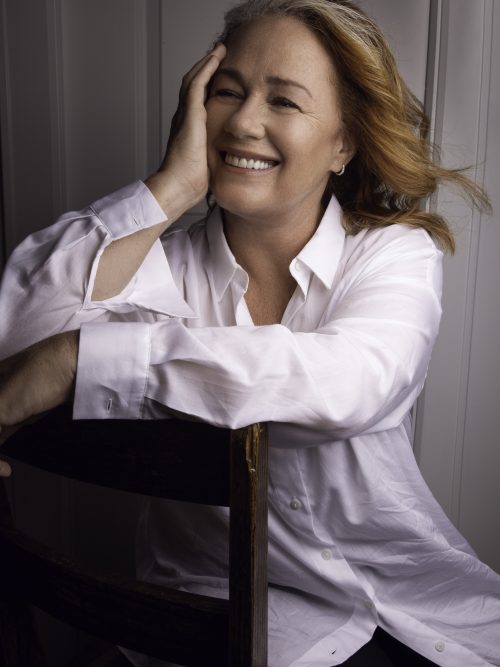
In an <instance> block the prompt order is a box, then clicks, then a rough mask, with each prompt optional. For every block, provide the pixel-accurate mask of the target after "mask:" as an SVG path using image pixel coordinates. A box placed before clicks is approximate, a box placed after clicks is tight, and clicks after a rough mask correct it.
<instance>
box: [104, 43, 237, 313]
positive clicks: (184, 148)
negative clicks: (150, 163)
mask: <svg viewBox="0 0 500 667" xmlns="http://www.w3.org/2000/svg"><path fill="white" fill-rule="evenodd" d="M225 53H226V48H225V46H224V45H223V44H218V45H217V46H216V47H215V49H214V50H213V51H212V52H211V53H209V54H208V55H207V56H206V57H205V58H203V59H202V60H200V61H199V62H198V63H196V65H194V67H193V68H192V69H191V70H190V71H189V72H188V74H186V76H185V77H184V79H183V82H182V88H181V91H180V96H179V106H178V108H177V112H176V115H175V116H174V120H173V122H172V130H171V134H170V139H169V142H168V146H167V152H166V156H165V159H164V161H163V164H162V166H161V167H160V169H159V170H158V172H157V173H156V174H153V175H152V176H151V177H150V178H148V179H147V180H146V181H145V183H146V185H147V187H148V188H149V189H150V190H151V192H152V194H153V195H154V197H155V198H156V200H157V201H158V203H159V204H160V206H161V208H162V209H163V210H164V211H165V216H166V219H165V221H164V222H162V223H160V224H158V225H155V226H153V227H150V228H148V229H143V230H141V231H139V232H137V233H135V234H132V235H130V236H126V237H124V238H121V239H118V240H117V241H113V242H112V243H111V244H110V245H109V246H108V247H107V248H106V249H105V250H104V252H103V254H102V257H101V259H100V262H99V267H98V270H97V275H96V279H95V283H94V290H93V294H92V298H93V299H94V300H96V301H102V300H104V299H109V298H110V297H113V296H115V295H116V294H119V293H120V292H121V291H122V290H123V288H124V287H125V286H126V285H127V284H128V283H129V281H130V279H131V278H132V276H133V275H134V274H135V273H136V272H137V270H138V268H139V267H140V265H141V264H142V262H143V261H144V258H145V257H146V255H147V253H148V252H149V250H150V249H151V247H152V245H153V243H154V242H155V241H156V240H157V239H158V238H159V237H160V235H161V234H162V233H163V232H164V231H165V230H166V229H167V228H168V227H169V226H170V225H171V224H172V223H173V222H175V220H177V219H178V218H179V217H180V216H181V215H182V214H183V213H185V212H186V211H187V210H188V209H190V208H191V207H192V206H194V205H195V204H196V203H197V202H198V201H200V200H201V199H202V198H203V197H204V196H205V194H206V192H207V189H208V180H209V177H208V165H207V136H206V111H205V97H206V91H207V86H208V83H209V81H210V79H211V78H212V76H213V75H214V74H215V71H216V69H217V68H218V66H219V65H220V63H221V61H222V59H223V58H224V56H225Z"/></svg>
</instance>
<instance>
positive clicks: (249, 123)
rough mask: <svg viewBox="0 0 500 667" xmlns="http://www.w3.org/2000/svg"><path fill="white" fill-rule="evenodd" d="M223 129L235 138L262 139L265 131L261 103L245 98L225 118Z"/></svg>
mask: <svg viewBox="0 0 500 667" xmlns="http://www.w3.org/2000/svg"><path fill="white" fill-rule="evenodd" d="M224 130H225V131H226V132H227V133H228V134H232V135H233V137H236V138H237V139H262V138H263V137H264V135H265V133H266V131H265V123H264V109H263V105H262V104H260V103H258V102H252V101H250V100H248V99H247V100H245V101H244V102H242V104H241V105H240V106H239V107H238V108H237V109H234V111H233V112H232V113H231V114H230V115H229V116H228V118H226V122H225V123H224Z"/></svg>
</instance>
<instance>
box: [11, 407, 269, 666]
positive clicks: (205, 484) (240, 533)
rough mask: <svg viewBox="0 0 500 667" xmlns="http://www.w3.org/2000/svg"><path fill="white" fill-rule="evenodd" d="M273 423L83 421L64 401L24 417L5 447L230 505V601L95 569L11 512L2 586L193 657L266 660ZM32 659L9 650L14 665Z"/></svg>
mask: <svg viewBox="0 0 500 667" xmlns="http://www.w3.org/2000/svg"><path fill="white" fill-rule="evenodd" d="M266 434H267V430H266V428H265V426H261V425H253V426H249V427H247V428H244V429H240V430H239V431H233V432H232V431H229V430H226V429H216V428H213V427H210V426H207V425H205V424H201V423H198V422H183V421H182V422H181V421H178V420H165V421H94V420H91V421H79V422H74V421H72V419H71V413H70V411H69V410H68V409H67V408H63V409H58V410H55V411H53V412H51V413H49V414H47V415H45V416H44V417H43V418H42V419H40V420H39V421H37V422H35V423H33V424H30V425H28V426H26V427H24V428H23V429H21V430H20V431H18V432H16V433H15V434H14V435H13V436H12V438H11V439H10V440H9V441H8V442H7V443H6V444H5V446H4V448H3V450H2V455H5V454H8V455H10V456H11V457H12V458H15V459H18V460H20V461H23V462H25V463H28V464H31V465H35V466H38V467H40V468H43V469H45V470H49V471H51V472H54V473H58V474H62V475H66V476H69V477H73V478H76V479H80V480H84V481H89V482H93V483H98V484H101V485H104V486H110V487H114V488H118V489H123V490H127V491H136V492H139V493H147V494H148V495H155V496H159V497H168V498H174V499H181V500H191V501H194V502H204V503H207V504H218V505H229V506H230V508H231V520H230V572H229V581H230V600H229V601H227V600H220V599H216V598H209V597H206V596H198V595H193V594H188V593H183V592H180V591H175V590H166V589H164V588H161V587H158V586H152V585H149V584H145V583H143V582H137V581H125V580H124V579H123V578H121V577H117V576H113V575H105V574H103V573H91V572H89V571H88V570H87V569H85V568H82V567H81V566H79V565H78V564H76V563H74V562H72V561H71V560H70V559H68V558H66V557H65V556H62V555H61V554H58V553H55V552H54V551H52V550H50V549H48V548H46V547H44V546H42V545H40V544H38V543H36V542H35V541H33V540H31V539H29V538H27V537H26V536H23V535H21V534H20V533H19V532H17V531H15V530H14V529H13V527H12V525H11V524H10V523H9V521H8V520H3V521H2V525H1V527H0V578H1V579H2V581H1V583H0V585H1V586H2V589H5V590H7V589H8V590H10V591H12V592H14V591H15V594H16V597H18V598H19V597H21V596H22V597H24V598H25V599H27V600H28V601H30V602H31V603H33V604H35V605H36V606H39V607H40V608H42V609H44V610H46V611H48V612H49V613H51V614H52V615H54V616H56V617H58V618H61V619H62V620H64V621H66V622H69V623H70V624H73V625H75V626H76V627H79V628H81V629H83V630H86V631H88V632H90V633H91V634H94V635H96V636H99V637H102V638H104V639H107V640H108V641H111V642H116V643H118V644H121V645H123V646H126V647H128V648H131V649H135V650H138V651H141V652H144V653H148V654H150V655H155V656H157V657H160V658H163V659H167V660H170V661H173V662H176V663H178V664H182V665H186V666H188V667H189V666H191V665H193V666H194V665H196V666H199V665H201V664H203V665H207V666H209V665H214V667H221V666H223V665H229V666H230V667H236V666H237V667H266V665H267V568H266V562H267V561H266V558H267V439H266ZM41 443H43V445H41ZM96 461H98V462H99V465H96V464H95V462H96ZM215 487H218V488H217V489H215ZM166 529H167V530H168V527H166ZM35 664H37V663H34V662H33V663H31V662H27V663H24V662H20V661H13V659H12V662H11V663H9V667H34V666H35Z"/></svg>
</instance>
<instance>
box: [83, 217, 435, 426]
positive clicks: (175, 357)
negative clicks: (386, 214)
mask: <svg viewBox="0 0 500 667" xmlns="http://www.w3.org/2000/svg"><path fill="white" fill-rule="evenodd" d="M406 232H408V233H406ZM353 261H354V260H353ZM357 261H358V264H359V265H360V266H361V267H362V269H361V270H359V271H357V272H355V276H356V277H355V278H354V279H352V280H351V281H350V282H349V284H348V285H345V286H344V287H342V286H340V287H339V290H338V292H339V296H338V298H336V299H334V300H333V301H332V304H331V308H330V310H328V311H327V312H326V313H325V315H324V320H323V323H322V324H321V326H320V327H318V328H317V329H316V330H315V331H312V332H292V331H290V330H289V329H288V328H286V327H285V326H282V325H273V326H230V327H200V328H188V327H186V326H184V325H183V324H182V323H181V322H179V321H177V320H175V319H171V320H168V321H165V322H158V323H154V324H150V325H146V326H144V325H141V326H139V325H135V324H134V323H130V324H129V325H127V329H126V330H125V329H121V328H120V327H121V325H120V324H117V325H114V326H113V329H111V328H110V327H109V326H108V325H100V324H88V325H85V326H84V327H83V329H82V333H83V335H84V336H85V339H84V340H85V351H84V355H85V359H83V356H82V369H81V370H79V373H78V375H79V379H78V383H81V388H82V390H81V395H82V396H83V395H85V396H86V397H87V398H86V400H85V401H80V402H79V401H78V400H77V401H76V402H75V416H76V417H77V418H92V417H102V418H106V417H111V418H112V417H115V418H124V417H128V418H141V417H144V416H146V413H147V409H148V408H147V406H148V405H151V404H154V405H156V406H167V407H168V408H171V409H173V410H176V411H179V412H182V413H186V414H188V415H191V416H193V417H195V418H199V419H202V420H204V421H207V422H209V423H212V424H215V425H217V426H224V427H230V428H238V427H241V426H243V425H246V424H249V423H252V422H256V421H270V422H285V423H291V424H296V425H299V426H304V427H306V428H308V429H316V430H318V431H322V432H328V434H329V438H332V437H333V438H337V439H345V438H347V437H351V436H354V435H360V434H361V433H366V432H373V431H380V430H386V429H389V428H392V427H396V426H398V425H399V424H400V423H401V422H402V420H403V419H404V417H405V415H406V414H407V412H408V410H409V409H410V408H411V406H412V405H413V403H414V401H415V400H416V398H417V396H418V394H419V392H420V390H421V388H422V386H423V383H424V380H425V375H426V372H427V367H428V363H429V359H430V354H431V350H432V346H433V343H434V340H435V338H436V335H437V332H438V325H439V319H440V314H441V307H440V291H441V253H440V252H439V251H438V250H437V249H436V248H435V246H434V244H433V243H432V242H431V241H430V239H429V238H428V237H427V235H426V234H425V232H423V231H422V230H416V231H415V232H411V231H410V230H408V229H405V230H404V232H402V233H399V234H395V235H394V234H393V235H392V236H391V235H384V233H381V234H380V235H379V241H378V243H375V244H372V245H371V246H370V248H369V251H368V250H367V251H366V252H365V253H364V254H362V255H361V257H360V258H358V260H357ZM103 326H104V327H107V329H106V331H104V329H103V328H102V327H103ZM103 340H107V341H108V342H107V343H106V354H105V357H106V359H107V361H106V364H102V363H100V360H102V358H103V355H102V354H101V352H100V350H99V345H102V341H103ZM114 341H115V342H114ZM116 341H120V342H119V344H118V345H117V344H116ZM137 341H140V344H138V342H137ZM82 349H83V348H82ZM101 349H102V348H101ZM123 349H127V355H128V353H129V350H130V351H131V354H135V355H136V358H137V363H136V364H133V362H132V361H131V359H130V358H128V359H127V363H126V365H125V366H123V367H122V368H121V369H120V358H121V355H122V350H123ZM134 350H135V352H134ZM146 357H147V359H146ZM108 360H109V363H108ZM130 364H133V365H134V366H135V369H136V370H134V371H131V372H130V373H129V371H130V368H131V366H130ZM84 368H90V369H92V372H91V373H87V372H86V371H84ZM117 369H119V370H117ZM94 371H96V375H95V374H94ZM116 372H118V373H119V375H120V384H122V383H123V386H126V387H127V389H126V391H125V395H126V396H133V397H134V398H133V399H132V400H130V401H123V400H118V399H117V398H116V397H114V396H113V395H112V394H113V392H112V391H110V387H112V386H113V382H114V380H113V373H116ZM78 383H77V396H78V395H79V393H78V392H79V388H78ZM84 385H85V387H84ZM142 387H143V389H142ZM141 391H142V392H143V393H142V399H141V398H139V396H140V393H141ZM89 397H90V398H89ZM110 398H112V399H113V401H112V403H113V406H114V407H113V408H112V409H111V410H107V407H106V406H109V399H110Z"/></svg>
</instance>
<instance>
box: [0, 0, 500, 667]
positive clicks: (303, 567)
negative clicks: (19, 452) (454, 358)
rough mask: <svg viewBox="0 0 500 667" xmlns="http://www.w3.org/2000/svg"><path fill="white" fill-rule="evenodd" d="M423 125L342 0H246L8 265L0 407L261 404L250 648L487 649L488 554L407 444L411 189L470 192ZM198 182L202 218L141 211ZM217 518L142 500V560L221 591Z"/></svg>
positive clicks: (83, 413) (200, 412) (492, 644)
mask: <svg viewBox="0 0 500 667" xmlns="http://www.w3.org/2000/svg"><path fill="white" fill-rule="evenodd" d="M425 131H426V124H425V120H424V116H423V114H422V112H421V108H420V105H419V104H418V103H417V102H416V100H414V98H413V97H412V96H411V94H410V93H409V92H408V90H407V89H406V87H405V85H404V83H403V82H402V81H401V79H400V77H399V75H398V73H397V70H396V67H395V65H394V61H393V58H392V56H391V54H390V52H389V50H388V47H387V45H386V43H385V41H384V40H383V37H382V36H381V34H380V31H379V30H378V28H377V27H376V26H375V25H374V24H373V23H372V22H371V21H370V20H369V19H368V18H367V17H366V16H365V15H364V14H363V13H362V12H361V11H360V10H358V9H357V8H356V7H355V6H354V5H353V4H352V3H351V2H349V1H347V0H333V1H329V0H264V1H260V0H256V1H252V0H251V1H250V2H247V3H243V4H242V5H240V6H239V7H237V8H235V9H234V10H232V11H230V12H229V13H228V15H227V16H226V27H225V30H224V32H223V34H222V36H221V43H218V44H217V45H216V47H215V48H214V49H213V51H212V52H211V53H210V54H209V55H208V56H206V57H205V58H204V59H203V60H201V61H200V62H199V63H197V64H196V65H195V66H194V67H193V69H192V70H191V71H190V72H189V74H188V75H187V76H186V77H185V79H184V82H183V88H182V90H181V98H180V105H179V110H178V113H177V117H176V119H175V122H174V129H173V132H172V135H171V139H170V141H169V145H168V147H167V153H166V157H165V160H164V163H163V165H162V167H161V168H160V170H159V171H158V172H157V173H156V174H154V175H153V176H151V177H150V178H149V179H147V180H146V182H145V185H144V184H142V183H138V184H134V185H132V186H128V187H127V188H124V189H123V190H121V191H119V192H118V193H114V194H112V195H110V196H109V197H106V198H104V199H103V200H100V201H99V202H96V203H94V204H93V205H92V206H91V207H89V208H88V209H87V210H85V211H82V212H79V213H76V214H75V213H70V214H67V215H65V216H63V217H62V219H61V220H60V221H59V222H58V223H57V224H56V225H54V226H53V227H51V228H49V229H48V230H45V231H43V232H41V233H39V234H37V235H34V236H33V237H31V238H30V239H28V240H27V241H25V242H24V244H22V245H21V246H20V247H19V248H18V249H17V250H16V252H15V253H14V255H13V257H12V259H11V261H10V263H9V266H8V268H7V271H6V274H5V278H4V285H3V291H2V296H1V298H2V304H1V307H2V314H3V316H2V323H1V324H0V326H2V339H3V341H4V342H3V349H2V355H3V356H4V357H7V358H6V359H5V360H4V361H3V362H2V366H1V369H0V372H1V376H2V378H3V380H2V387H1V393H0V423H1V424H3V425H7V427H8V428H9V427H13V426H15V425H16V424H19V423H20V422H22V421H23V420H24V419H26V418H28V417H30V416H31V415H33V414H37V413H39V412H40V411H42V410H46V409H48V408H50V407H53V406H55V405H57V404H59V403H60V402H62V401H65V400H71V399H73V400H74V415H75V417H76V418H80V419H82V418H96V417H97V418H104V419H106V418H124V417H125V418H131V417H132V418H155V417H165V416H167V415H168V413H169V411H172V410H175V411H177V412H180V413H185V414H187V415H191V416H194V417H196V418H201V419H204V420H207V421H209V422H211V423H213V424H216V425H223V426H228V427H238V426H242V425H244V424H247V423H251V422H254V421H269V422H270V430H271V454H270V489H269V505H270V511H269V531H270V539H269V580H270V602H269V617H270V627H269V635H270V636H269V639H270V653H269V655H270V657H269V664H270V665H271V666H272V667H281V666H285V665H286V666H288V665H294V666H299V665H307V666H308V667H330V666H331V665H340V664H346V665H351V666H353V665H378V664H380V665H405V666H406V665H411V664H415V665H429V664H437V665H447V666H448V665H449V666H453V667H456V666H457V665H464V666H465V665H467V667H470V666H478V667H479V666H485V665H495V664H497V665H498V664H500V648H499V642H498V637H499V636H500V577H498V575H496V574H495V573H493V572H492V571H491V570H490V569H489V568H488V567H487V566H486V565H484V564H483V563H481V562H480V561H479V560H478V559H477V557H476V556H475V554H474V553H473V551H472V550H471V548H470V546H469V545H468V544H467V543H466V541H465V540H464V539H463V538H462V537H461V536H460V535H459V534H458V533H457V531H456V530H455V529H454V528H453V526H452V525H451V524H450V523H449V521H448V520H447V519H446V517H445V515H444V513H443V512H442V510H441V509H440V508H439V506H438V505H437V503H436V501H435V500H434V499H433V497H432V496H431V494H430V492H429V490H428V489H427V487H426V485H425V483H424V482H423V480H422V478H421V476H420V474H419V471H418V468H417V466H416V462H415V460H414V457H413V454H412V450H411V445H410V436H409V433H410V424H409V411H410V409H411V407H412V405H413V403H414V401H415V400H416V398H417V396H418V394H419V392H420V390H421V388H422V385H423V382H424V379H425V374H426V370H427V366H428V362H429V358H430V354H431V349H432V345H433V342H434V340H435V337H436V335H437V330H438V324H439V318H440V312H441V311H440V304H439V298H440V290H441V251H440V250H439V249H438V247H437V245H439V246H441V247H443V248H445V249H451V248H452V246H453V240H452V237H451V234H450V232H449V230H448V228H447V226H446V223H445V221H444V220H442V219H441V218H440V217H439V216H438V215H437V214H432V213H428V212H425V211H422V210H420V207H419V201H420V199H421V198H422V197H425V196H427V195H429V194H430V193H432V192H433V191H434V190H435V188H436V187H437V185H438V183H439V182H440V181H442V180H448V181H451V182H455V183H457V184H459V185H461V186H463V187H464V188H465V189H466V190H467V191H468V192H469V193H470V194H471V195H473V196H474V195H476V196H477V197H478V198H481V194H480V192H479V191H478V190H477V189H475V187H474V186H473V185H472V184H470V183H469V182H468V181H467V180H466V179H465V178H464V177H463V176H461V175H460V174H458V173H455V172H450V171H447V170H445V169H442V168H440V167H439V166H438V165H436V164H434V163H433V162H432V161H431V159H430V150H429V146H428V144H427V142H426V140H425V139H424V136H425ZM208 188H210V191H211V193H212V195H213V197H214V198H215V201H216V203H217V205H216V206H214V207H213V208H212V210H211V212H210V214H209V215H208V217H207V220H204V221H202V222H201V223H198V224H196V225H194V226H193V227H191V228H190V229H189V230H188V231H186V230H182V229H177V230H175V229H174V230H172V231H170V232H168V233H167V234H164V232H165V231H166V229H167V228H168V227H170V225H171V224H172V223H173V222H174V221H175V220H176V219H177V218H178V217H179V216H180V215H181V214H182V213H183V212H184V211H186V210H187V209H188V208H190V207H191V206H192V205H193V204H194V203H196V202H197V201H198V200H200V199H201V198H202V197H203V196H205V194H206V192H207V189H208ZM137 230H139V231H137ZM162 235H163V236H162ZM160 237H162V238H161V240H159V239H160ZM436 244H437V245H436ZM14 329H15V331H16V336H15V339H14V337H13V336H12V332H13V331H14ZM34 341H39V342H38V343H37V344H36V345H34V346H32V347H29V348H28V349H27V350H25V351H21V352H19V350H22V349H23V348H26V347H27V346H28V345H30V344H32V343H33V342H34ZM15 353H17V354H15ZM9 355H14V356H9ZM167 520H168V521H169V522H170V523H173V524H174V525H175V527H176V534H177V535H178V538H177V540H176V542H175V543H174V544H172V542H171V541H169V543H168V544H165V541H164V538H163V531H162V525H163V522H164V521H167ZM226 527H227V515H226V513H225V511H223V510H222V509H220V508H211V509H209V510H203V509H198V508H193V507H190V506H188V505H185V504H182V503H173V502H168V503H166V502H164V501H161V502H154V503H151V504H150V505H149V506H148V508H147V509H146V512H145V515H144V517H143V521H142V526H141V532H142V536H141V538H140V540H139V544H140V552H139V570H140V574H141V576H142V577H144V578H147V579H149V580H151V581H155V582H159V583H162V582H168V583H169V584H172V583H174V584H175V585H177V586H178V587H180V588H183V589H185V590H196V591H201V592H206V593H208V594H210V595H225V594H226V578H225V575H226V567H227V552H226V546H225V545H226V542H225V533H226ZM193 540H195V544H196V553H193V549H192V543H193ZM457 582H458V583H457ZM130 657H131V659H132V660H133V661H134V662H135V664H138V665H143V664H145V665H153V664H158V663H157V662H155V661H148V660H147V658H144V657H142V658H141V657H140V656H134V655H132V654H130Z"/></svg>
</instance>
